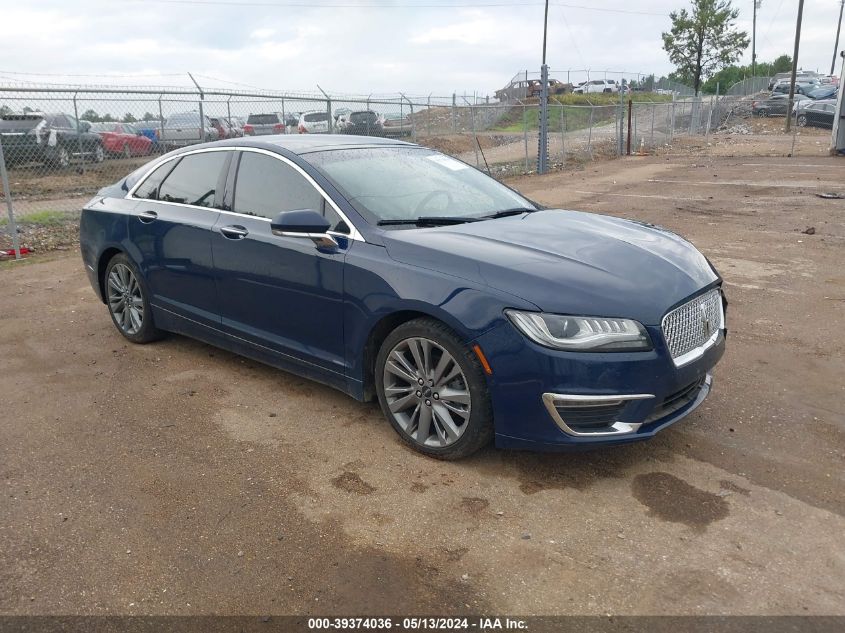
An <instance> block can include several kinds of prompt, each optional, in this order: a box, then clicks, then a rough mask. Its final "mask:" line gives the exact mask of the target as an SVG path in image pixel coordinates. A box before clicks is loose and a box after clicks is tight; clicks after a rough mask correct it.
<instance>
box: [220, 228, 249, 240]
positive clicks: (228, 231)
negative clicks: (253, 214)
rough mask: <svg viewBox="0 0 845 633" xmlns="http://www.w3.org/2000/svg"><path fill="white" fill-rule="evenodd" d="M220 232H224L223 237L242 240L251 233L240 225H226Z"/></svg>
mask: <svg viewBox="0 0 845 633" xmlns="http://www.w3.org/2000/svg"><path fill="white" fill-rule="evenodd" d="M220 232H221V233H222V234H223V237H225V238H228V239H230V240H242V239H244V238H245V237H246V236H247V235H249V231H247V230H246V229H245V228H244V227H242V226H238V225H232V226H224V227H222V228H221V229H220Z"/></svg>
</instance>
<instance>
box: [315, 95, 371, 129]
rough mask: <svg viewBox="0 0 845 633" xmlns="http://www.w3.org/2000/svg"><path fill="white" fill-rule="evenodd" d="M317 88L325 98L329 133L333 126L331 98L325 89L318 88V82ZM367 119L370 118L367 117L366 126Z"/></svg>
mask: <svg viewBox="0 0 845 633" xmlns="http://www.w3.org/2000/svg"><path fill="white" fill-rule="evenodd" d="M317 88H318V89H319V90H320V92H322V93H323V96H324V97H325V98H326V116H327V117H328V121H327V123H328V129H329V134H331V133H332V128H333V126H332V98H331V97H330V96H329V95H328V94H327V93H326V91H325V90H323V89H322V88H320V84H317ZM369 120H370V119H369V117H367V125H368V126H369Z"/></svg>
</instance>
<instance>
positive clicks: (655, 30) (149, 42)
mask: <svg viewBox="0 0 845 633" xmlns="http://www.w3.org/2000/svg"><path fill="white" fill-rule="evenodd" d="M752 2H753V0H744V1H743V2H742V3H741V4H737V3H735V6H737V7H739V8H740V10H741V13H740V20H739V26H740V27H741V28H743V29H746V30H748V31H749V33H750V31H751V14H752ZM26 4H29V5H30V6H25V5H26ZM329 5H332V6H329ZM437 5H440V6H437ZM578 5H580V6H578ZM797 5H798V2H797V0H763V5H762V8H761V9H760V10H759V13H758V21H757V51H758V60H771V59H773V58H774V57H776V56H777V55H780V54H782V53H788V54H790V55H791V54H792V47H793V36H794V29H795V18H796V12H797ZM682 6H685V5H684V4H683V3H681V2H680V0H677V1H672V0H639V1H637V2H632V1H630V0H628V1H626V0H571V2H564V1H563V0H552V6H551V8H550V11H549V44H548V62H549V65H550V67H551V68H552V70H553V71H565V70H566V69H568V68H571V69H583V68H591V69H592V70H593V71H594V72H595V71H600V70H606V69H609V70H624V71H628V72H631V73H636V72H642V73H650V72H654V73H656V74H657V75H661V74H666V73H668V72H670V71H671V70H672V67H671V65H670V64H669V63H668V61H667V59H666V54H665V53H664V52H663V50H662V48H661V38H660V34H661V31H663V30H668V28H669V17H668V14H669V12H670V11H672V10H673V9H677V8H680V7H682ZM587 7H589V8H587ZM624 11H628V13H625V12H624ZM838 11H839V2H838V0H807V1H806V3H805V7H804V27H803V31H802V38H801V54H800V56H799V61H800V65H801V66H802V67H803V68H811V69H818V70H821V71H824V72H827V71H829V69H830V61H831V55H832V52H833V42H834V37H835V33H836V20H837V18H838ZM635 12H636V13H635ZM0 16H2V18H3V25H4V28H3V46H2V55H0V82H4V83H5V82H8V81H9V80H10V79H14V80H21V79H28V80H43V81H50V82H65V83H125V84H132V85H147V84H156V85H162V84H167V85H185V84H187V82H188V81H189V80H188V79H187V77H186V76H185V75H184V74H181V73H184V72H185V71H191V72H193V73H194V74H195V75H201V76H202V77H198V79H199V80H200V82H201V83H205V84H207V85H212V84H214V85H216V86H226V85H229V86H231V87H246V86H254V87H260V88H266V89H274V90H291V91H292V90H305V91H314V90H316V86H317V84H320V85H321V86H322V87H323V88H324V89H326V90H328V91H329V92H343V93H355V94H368V93H391V92H396V91H404V92H406V93H410V94H415V95H426V94H429V93H434V94H435V95H447V94H451V93H452V92H453V91H457V92H459V93H461V92H463V91H468V92H469V93H470V94H471V93H472V92H473V91H479V92H480V93H481V94H485V93H492V92H493V91H494V90H495V89H496V88H499V87H501V86H502V85H503V84H505V83H506V82H507V81H508V79H509V78H510V77H512V76H513V75H514V74H515V73H516V72H517V71H518V70H520V69H525V68H529V69H531V70H534V69H538V67H539V64H540V54H541V45H542V20H543V5H542V2H541V1H539V0H512V1H508V0H455V1H454V2H449V1H448V0H394V1H391V0H310V1H309V0H255V1H254V2H249V1H248V0H157V1H150V0H74V1H73V2H68V1H67V0H62V1H58V0H40V1H39V2H38V3H35V2H31V3H30V2H21V1H20V0H0ZM843 46H845V44H843ZM841 47H842V46H841ZM750 58H751V50H750V47H749V50H748V51H747V53H746V55H745V61H750ZM838 72H839V68H838V67H837V73H838ZM12 73H32V74H30V75H18V74H12ZM41 73H45V75H43V76H41V75H36V74H41ZM46 73H49V75H46ZM85 75H91V76H90V77H89V76H85ZM104 75H108V76H110V77H109V78H108V79H105V78H103V77H102V76H104ZM174 75H175V76H174ZM211 78H213V79H211ZM225 82H235V83H237V84H243V86H236V85H235V83H229V84H227V83H225Z"/></svg>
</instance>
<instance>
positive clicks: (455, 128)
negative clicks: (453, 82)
mask: <svg viewBox="0 0 845 633" xmlns="http://www.w3.org/2000/svg"><path fill="white" fill-rule="evenodd" d="M456 101H457V95H456V94H455V93H454V92H453V93H452V134H457V132H458V119H457V118H456V115H457V112H456V111H455V107H456V104H455V102H456Z"/></svg>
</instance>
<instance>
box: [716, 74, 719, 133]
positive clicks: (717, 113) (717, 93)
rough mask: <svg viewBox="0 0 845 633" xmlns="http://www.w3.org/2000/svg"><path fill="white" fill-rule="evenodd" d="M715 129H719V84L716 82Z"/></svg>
mask: <svg viewBox="0 0 845 633" xmlns="http://www.w3.org/2000/svg"><path fill="white" fill-rule="evenodd" d="M716 129H717V130H718V129H719V82H718V81H717V82H716Z"/></svg>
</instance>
